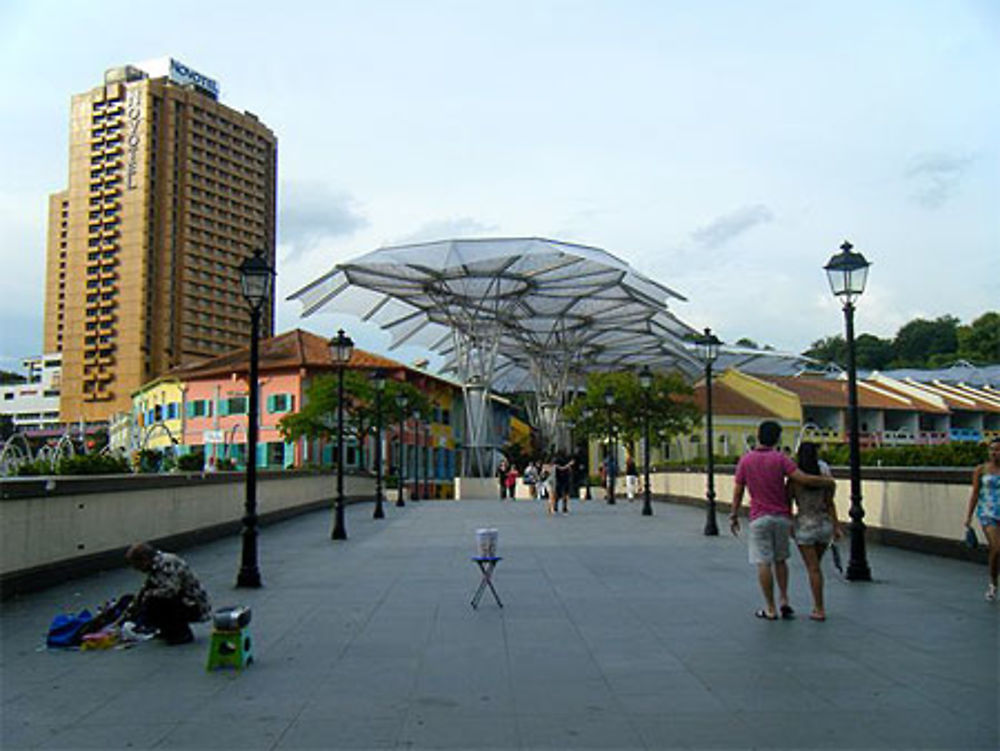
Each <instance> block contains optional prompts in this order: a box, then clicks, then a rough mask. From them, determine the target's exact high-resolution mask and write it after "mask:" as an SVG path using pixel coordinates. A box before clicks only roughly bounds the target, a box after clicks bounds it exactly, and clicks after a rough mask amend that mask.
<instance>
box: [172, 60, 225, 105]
mask: <svg viewBox="0 0 1000 751" xmlns="http://www.w3.org/2000/svg"><path fill="white" fill-rule="evenodd" d="M170 80H171V81H176V82H177V83H179V84H188V83H189V84H193V85H194V86H195V87H197V88H199V89H201V90H203V91H206V92H208V93H209V94H211V95H212V96H213V97H215V98H216V99H218V97H219V82H218V81H216V80H215V79H214V78H209V77H208V76H205V75H202V74H201V73H199V72H198V71H196V70H192V69H191V68H189V67H188V66H186V65H185V64H184V63H182V62H179V61H177V60H174V59H173V58H170Z"/></svg>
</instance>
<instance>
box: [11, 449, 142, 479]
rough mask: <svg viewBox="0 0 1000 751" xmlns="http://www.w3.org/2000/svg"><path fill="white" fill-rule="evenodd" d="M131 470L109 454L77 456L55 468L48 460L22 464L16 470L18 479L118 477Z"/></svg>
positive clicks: (61, 460) (61, 461) (124, 463)
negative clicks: (47, 476) (66, 476)
mask: <svg viewBox="0 0 1000 751" xmlns="http://www.w3.org/2000/svg"><path fill="white" fill-rule="evenodd" d="M131 471H132V470H131V468H130V467H129V464H128V460H126V459H124V458H123V457H120V456H113V455H110V454H79V455H77V456H67V457H64V458H62V459H60V460H59V462H58V463H57V464H56V466H55V468H53V467H52V465H51V464H50V463H49V460H48V459H40V460H38V461H34V462H30V463H29V464H23V465H21V466H20V467H18V469H17V475H18V476H19V477H37V476H39V475H120V474H128V473H130V472H131Z"/></svg>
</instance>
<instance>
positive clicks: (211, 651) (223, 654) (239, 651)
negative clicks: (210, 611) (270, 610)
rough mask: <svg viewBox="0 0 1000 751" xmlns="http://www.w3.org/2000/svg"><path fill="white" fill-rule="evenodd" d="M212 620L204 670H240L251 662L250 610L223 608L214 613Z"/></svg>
mask: <svg viewBox="0 0 1000 751" xmlns="http://www.w3.org/2000/svg"><path fill="white" fill-rule="evenodd" d="M212 620H213V628H212V641H211V644H209V647H208V663H207V664H206V665H205V669H206V670H215V669H216V668H226V667H230V668H236V669H237V670H242V669H243V668H245V667H246V666H247V665H249V664H250V663H251V662H253V639H252V638H251V637H250V608H245V607H240V608H236V607H234V608H223V609H221V610H219V611H216V613H215V614H214V615H213V618H212Z"/></svg>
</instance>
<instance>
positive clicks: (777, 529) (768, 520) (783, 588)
mask: <svg viewBox="0 0 1000 751" xmlns="http://www.w3.org/2000/svg"><path fill="white" fill-rule="evenodd" d="M780 438H781V426H780V425H779V424H778V423H776V422H774V421H773V420H765V421H764V422H762V423H761V424H760V425H759V426H758V428H757V446H756V447H755V448H754V450H753V451H751V452H749V453H747V454H744V455H743V457H741V458H740V461H739V464H737V465H736V478H735V481H736V485H735V487H734V488H733V510H732V512H731V513H730V514H729V529H730V530H731V531H732V533H733V534H734V535H735V534H738V533H739V531H740V517H739V511H740V506H741V505H742V503H743V492H744V490H745V489H746V488H750V535H749V549H750V563H752V564H756V566H757V581H758V583H759V584H760V590H761V592H762V593H763V594H764V602H765V605H766V607H764V608H762V609H760V610H758V611H757V612H756V613H755V614H754V615H756V616H757V617H758V618H764V619H766V620H769V621H776V620H777V619H778V613H779V612H780V613H781V617H782V618H793V617H794V616H795V611H794V610H792V607H791V605H789V604H788V564H787V563H786V562H785V561H786V560H787V559H788V550H789V545H788V540H789V537H790V536H791V530H792V512H791V507H790V505H789V503H788V497H787V495H786V494H785V480H786V478H789V477H790V478H792V479H794V480H795V481H796V482H799V483H802V484H803V485H808V486H811V487H827V486H832V485H834V481H833V479H832V478H829V477H821V476H819V475H808V474H806V473H805V472H803V471H802V470H800V469H799V468H798V467H797V466H795V462H793V461H792V460H791V459H790V458H789V457H788V456H786V455H785V454H784V453H783V452H781V451H779V450H778V449H777V448H776V446H777V445H778V441H779V439H780ZM772 569H773V573H772ZM775 579H777V580H778V593H779V597H780V600H779V604H780V611H779V610H778V609H776V608H775V607H774V580H775Z"/></svg>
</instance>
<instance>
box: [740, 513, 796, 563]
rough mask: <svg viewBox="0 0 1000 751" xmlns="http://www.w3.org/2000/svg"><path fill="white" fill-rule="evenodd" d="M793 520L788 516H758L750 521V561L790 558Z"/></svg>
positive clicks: (770, 561)
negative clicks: (789, 541) (789, 542)
mask: <svg viewBox="0 0 1000 751" xmlns="http://www.w3.org/2000/svg"><path fill="white" fill-rule="evenodd" d="M791 532H792V520H791V518H789V517H787V516H758V517H757V518H756V519H754V520H753V521H752V522H750V534H749V535H748V541H749V553H750V563H754V564H756V563H778V562H779V561H784V560H786V559H787V558H788V552H789V544H788V540H789V538H790V537H791Z"/></svg>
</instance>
